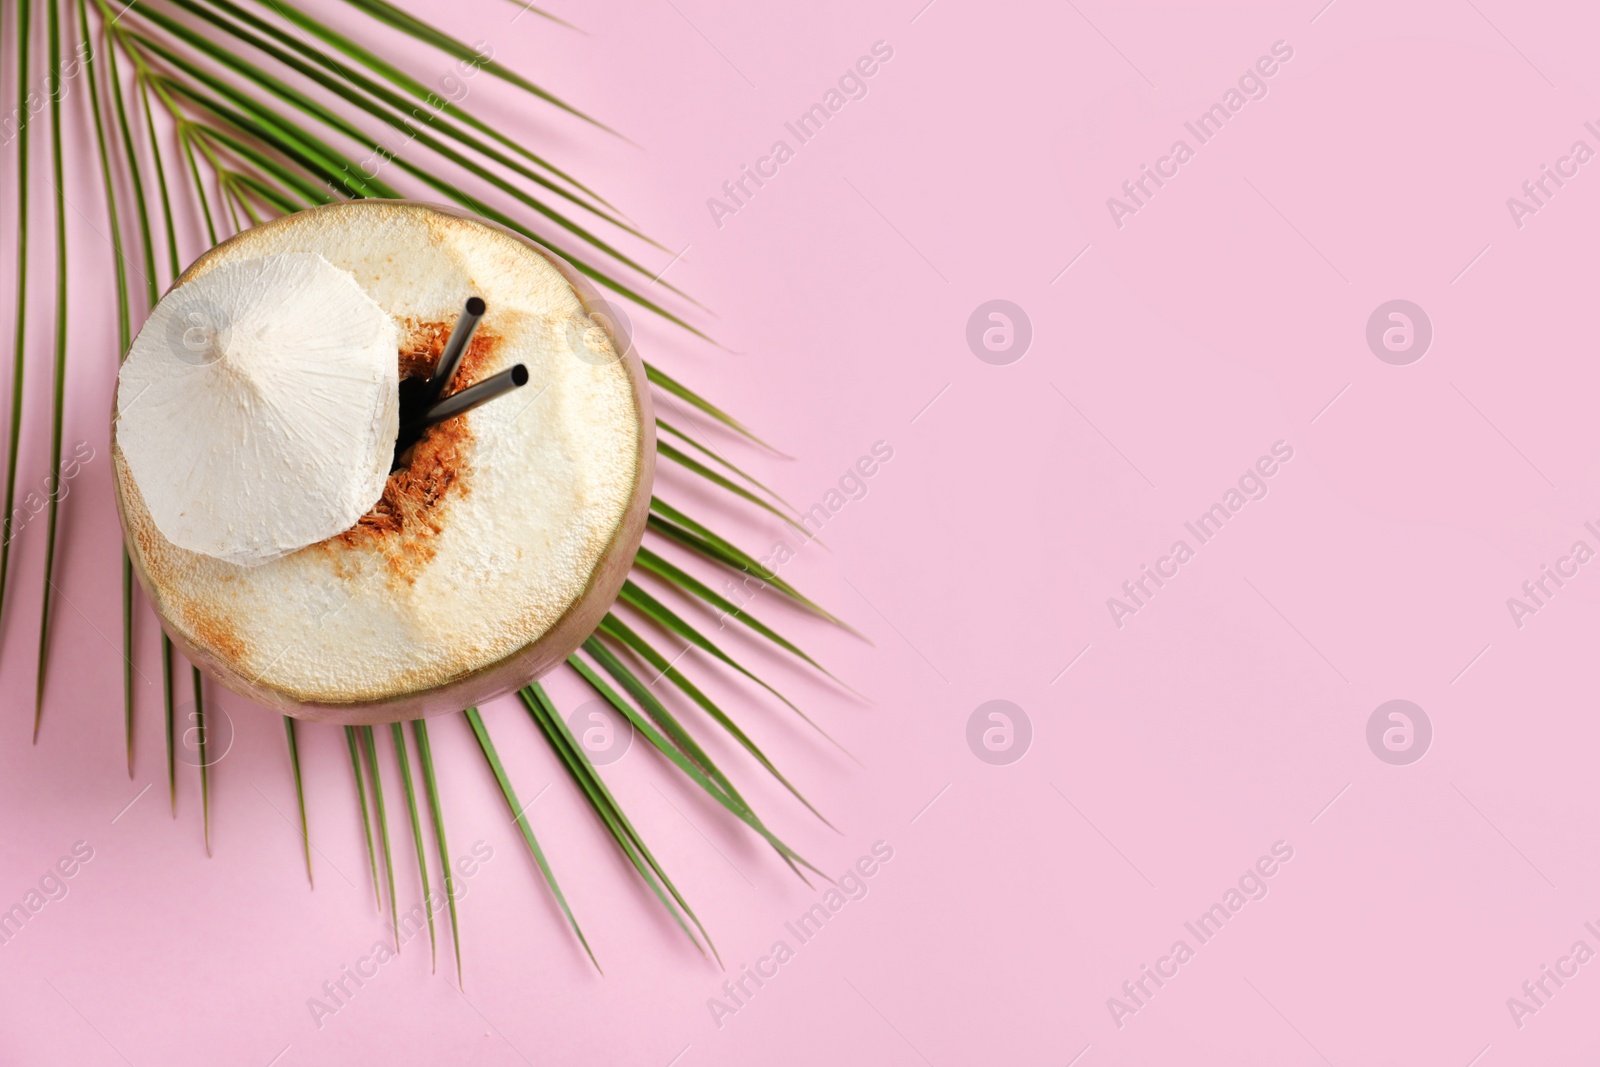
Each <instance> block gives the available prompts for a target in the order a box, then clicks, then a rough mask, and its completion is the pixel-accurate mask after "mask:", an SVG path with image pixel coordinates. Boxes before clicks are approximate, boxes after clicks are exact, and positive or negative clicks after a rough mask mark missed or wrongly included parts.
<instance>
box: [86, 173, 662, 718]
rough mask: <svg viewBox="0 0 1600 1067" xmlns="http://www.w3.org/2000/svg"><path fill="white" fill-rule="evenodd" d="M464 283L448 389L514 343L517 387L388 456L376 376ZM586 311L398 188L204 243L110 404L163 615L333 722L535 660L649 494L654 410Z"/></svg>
mask: <svg viewBox="0 0 1600 1067" xmlns="http://www.w3.org/2000/svg"><path fill="white" fill-rule="evenodd" d="M473 296H477V297H480V298H481V299H482V300H483V301H484V302H485V303H486V305H487V309H488V310H487V312H486V314H485V315H484V316H483V319H482V321H481V322H480V324H479V326H478V329H477V330H476V332H475V333H474V334H473V335H472V341H471V343H470V344H469V346H468V347H467V349H466V352H465V355H464V356H463V358H462V361H461V364H460V367H459V370H458V371H457V373H456V375H455V378H454V380H453V381H452V383H451V386H450V393H451V394H454V393H456V392H459V391H460V390H462V389H464V388H467V387H469V386H471V385H473V384H474V383H477V382H480V381H483V380H484V379H486V378H489V377H491V376H493V375H495V374H497V373H499V372H502V371H506V370H508V369H509V368H511V367H514V366H515V365H517V364H522V365H523V366H524V367H525V368H526V369H527V372H528V382H527V384H526V385H525V386H523V387H522V388H520V389H516V390H515V391H513V392H511V393H509V394H507V395H505V396H503V397H500V398H498V399H495V400H493V401H490V402H488V403H486V404H483V405H482V406H480V407H477V408H474V409H472V410H471V411H469V412H467V413H466V414H463V415H459V416H456V417H455V418H453V419H450V420H448V421H446V422H442V423H440V424H438V425H435V426H432V427H430V428H429V429H428V430H427V431H426V432H425V433H424V434H423V436H422V438H421V440H420V441H418V443H417V444H416V445H415V447H413V448H411V449H409V450H407V451H406V452H405V453H404V454H403V455H402V457H401V458H400V464H399V466H398V467H397V468H396V469H394V470H393V471H392V473H391V470H390V468H391V466H392V465H393V464H394V462H395V457H394V450H395V441H396V437H397V434H398V432H399V424H400V419H401V416H402V405H401V401H400V397H401V396H402V395H409V392H408V390H407V389H402V387H401V382H402V380H404V379H408V378H413V379H426V378H427V377H428V376H429V375H430V374H431V372H432V369H433V366H434V364H435V362H436V361H437V360H438V358H439V356H440V354H441V351H442V349H443V347H444V344H445V341H446V340H447V338H448V337H449V335H450V333H451V329H452V327H453V326H454V324H455V321H456V318H457V316H458V315H459V314H460V311H461V309H462V307H463V306H464V304H465V302H466V300H467V299H468V298H469V297H473ZM613 321H614V320H613V319H612V317H611V316H609V315H608V314H606V311H605V307H604V304H603V302H601V301H600V300H599V299H598V297H596V296H595V294H594V293H593V291H592V290H591V289H590V288H589V287H588V285H587V283H585V282H584V281H583V280H582V279H581V278H580V277H579V276H578V275H577V274H576V273H575V272H574V271H573V270H572V269H571V268H570V267H568V266H567V265H566V264H564V263H562V262H560V261H559V260H557V259H555V258H554V257H551V256H549V255H548V254H547V253H545V252H543V251H541V250H540V249H538V248H537V247H536V246H534V245H532V244H531V243H529V242H526V241H524V240H522V239H521V238H519V237H516V236H513V235H511V234H509V233H508V232H506V231H503V230H501V229H499V228H497V227H494V226H492V225H489V224H487V223H484V222H482V221H479V220H476V219H472V218H467V217H462V216H460V215H457V214H454V213H451V212H448V211H445V210H441V209H435V208H431V207H427V206H425V205H420V204H412V203H403V202H396V201H376V200H368V201H357V202H352V203H345V204H337V205H329V206H326V207H320V208H314V209H312V210H309V211H304V212H300V213H298V214H295V215H290V216H286V217H284V218H281V219H278V220H276V221H274V222H270V223H267V224H265V225H262V226H259V227H256V228H255V229H252V230H248V231H245V232H244V233H241V234H240V235H238V236H237V237H234V238H233V239H231V240H229V241H227V242H225V243H223V244H221V245H219V246H218V247H216V248H214V249H212V250H211V251H210V252H208V253H206V254H205V255H204V256H202V257H201V258H200V259H199V260H198V261H197V262H196V263H195V264H194V265H193V266H192V267H190V268H189V270H188V271H187V272H185V273H184V275H183V276H182V277H181V278H180V279H179V280H178V282H177V284H176V285H175V286H174V287H173V289H172V290H171V291H170V292H169V293H168V294H167V295H166V296H165V297H164V298H163V299H162V301H161V304H160V305H158V307H157V308H156V310H155V311H154V312H153V313H152V315H151V317H150V319H149V321H148V322H147V323H146V325H145V327H144V329H142V330H141V331H140V334H139V336H138V338H137V339H136V340H135V341H134V344H133V346H132V348H131V349H130V350H129V353H128V357H127V359H126V360H125V361H124V363H123V366H122V370H121V372H120V374H119V376H118V383H117V395H116V400H115V403H114V408H113V410H114V415H113V420H112V459H113V472H114V479H115V484H116V490H117V501H118V506H119V510H120V513H121V517H122V527H123V532H124V536H125V539H126V542H127V546H128V552H129V555H130V557H131V558H132V561H133V565H134V569H135V571H136V572H137V574H138V575H139V579H140V582H141V584H142V586H143V588H144V591H145V593H146V595H147V596H148V597H149V599H150V600H151V602H152V604H153V606H154V607H155V609H156V612H157V614H158V616H159V617H160V618H161V620H162V624H163V627H164V628H165V629H166V631H167V633H168V634H169V635H170V636H171V637H172V639H173V641H174V642H175V643H176V644H177V645H178V646H179V647H180V648H181V649H182V650H183V651H184V653H185V654H186V655H187V656H188V657H189V658H190V659H191V660H193V661H194V662H195V663H196V664H198V665H199V666H200V667H201V668H202V669H203V670H205V671H206V672H207V673H209V674H210V675H212V676H213V677H215V678H216V679H218V680H219V681H220V682H221V683H222V684H223V685H225V686H227V687H228V688H229V689H231V690H233V691H234V692H236V693H238V694H240V695H242V696H245V697H248V698H250V699H252V700H255V701H257V702H259V703H261V704H264V705H266V706H268V707H271V708H274V709H277V710H280V711H282V712H284V713H286V714H289V715H293V716H296V717H298V718H302V719H310V720H317V721H329V722H339V723H346V724H358V723H378V722H390V721H395V720H399V719H407V718H418V717H422V716H427V715H435V714H443V713H446V712H453V711H459V710H461V709H462V708H463V707H468V706H472V705H475V704H478V703H481V702H482V701H485V700H488V699H490V698H491V697H494V696H498V695H500V694H502V693H506V692H509V691H511V690H513V689H516V688H517V687H519V686H522V685H525V684H526V683H527V682H529V681H530V680H532V679H534V678H536V677H538V676H539V675H541V674H543V673H544V672H546V671H548V670H549V669H550V668H552V667H554V666H555V665H556V664H558V663H560V662H561V661H562V660H564V659H565V658H566V657H567V656H568V655H569V654H570V653H571V652H572V651H573V650H575V649H576V648H577V647H578V645H579V644H581V643H582V641H583V640H584V639H585V638H586V637H587V636H588V635H589V634H590V633H591V632H592V631H593V630H594V628H595V627H596V626H597V625H598V624H599V622H600V620H601V619H602V618H603V617H604V615H605V613H606V611H607V610H609V608H610V607H611V604H612V603H613V601H614V600H615V598H616V595H617V592H618V590H620V589H621V587H622V583H623V581H624V580H625V578H626V577H627V573H628V570H629V568H630V567H631V566H632V563H633V557H634V554H635V552H637V550H638V547H639V543H640V540H641V539H642V537H643V533H644V525H645V518H646V515H647V513H648V509H649V502H650V489H651V483H652V479H653V474H654V461H655V433H654V424H655V420H654V417H653V415H652V413H651V407H650V399H649V394H648V392H647V389H646V384H645V377H644V368H643V365H642V364H641V363H640V361H639V359H638V356H637V355H636V354H635V353H634V352H633V351H632V350H631V346H630V344H629V342H628V339H627V338H626V336H619V335H618V334H619V331H615V330H613V328H612V323H613ZM417 384H418V383H417V382H413V383H410V385H411V387H415V386H416V385H417ZM407 414H410V413H409V412H408V413H407Z"/></svg>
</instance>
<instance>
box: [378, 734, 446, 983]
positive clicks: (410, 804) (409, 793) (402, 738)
mask: <svg viewBox="0 0 1600 1067" xmlns="http://www.w3.org/2000/svg"><path fill="white" fill-rule="evenodd" d="M389 733H390V736H391V737H392V738H393V740H394V758H395V762H397V763H398V764H399V765H400V781H402V782H404V783H405V787H406V810H407V811H409V812H410V813H411V837H412V840H413V841H414V842H415V844H416V847H417V873H418V874H420V875H421V876H422V910H423V911H425V912H426V913H427V915H428V945H429V946H430V948H431V950H432V952H433V957H432V959H433V962H432V968H433V970H435V971H437V970H438V969H439V940H438V938H437V937H436V936H435V934H434V930H433V884H432V883H431V882H430V881H429V880H428V850H427V849H426V848H424V847H423V845H422V819H421V817H420V816H419V815H418V814H417V791H416V788H415V787H414V786H413V785H412V784H411V760H410V759H409V758H408V757H407V755H406V732H405V731H404V730H403V729H401V728H400V724H399V723H397V722H392V723H390V724H389ZM446 862H447V863H448V862H449V861H448V860H446Z"/></svg>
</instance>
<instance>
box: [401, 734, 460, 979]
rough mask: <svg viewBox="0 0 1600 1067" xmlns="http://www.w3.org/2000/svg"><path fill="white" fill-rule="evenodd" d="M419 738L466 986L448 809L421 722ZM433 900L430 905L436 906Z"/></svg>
mask: <svg viewBox="0 0 1600 1067" xmlns="http://www.w3.org/2000/svg"><path fill="white" fill-rule="evenodd" d="M411 732H412V734H413V735H414V736H415V737H416V739H417V759H418V760H419V761H420V762H421V764H422V787H423V789H425V790H426V791H427V793H428V809H429V813H430V814H431V815H432V816H433V832H434V835H435V836H436V837H437V838H438V841H439V868H440V870H442V871H444V893H445V897H446V898H447V899H448V900H449V902H450V939H451V940H452V941H453V942H455V946H456V984H457V985H458V986H462V987H463V988H464V987H465V980H464V979H463V977H462V974H461V926H460V924H459V923H458V922H457V919H456V876H455V868H454V866H452V865H451V863H450V846H449V845H448V844H447V843H446V842H445V839H444V807H443V805H442V804H441V802H440V800H439V783H438V782H437V781H436V780H435V778H434V775H433V749H432V748H431V747H430V746H429V744H428V724H427V723H425V722H423V721H422V720H421V719H418V720H416V721H415V722H413V723H412V724H411ZM432 903H433V902H432V901H431V900H429V901H428V904H429V905H430V907H431V906H432Z"/></svg>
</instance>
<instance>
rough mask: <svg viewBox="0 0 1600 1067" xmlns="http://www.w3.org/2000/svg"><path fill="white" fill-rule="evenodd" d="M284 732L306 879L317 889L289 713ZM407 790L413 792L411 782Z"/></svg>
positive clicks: (297, 745)
mask: <svg viewBox="0 0 1600 1067" xmlns="http://www.w3.org/2000/svg"><path fill="white" fill-rule="evenodd" d="M283 732H284V733H285V734H287V735H288V737H289V763H290V765H291V766H292V767H293V768H294V798H295V800H296V801H297V802H298V803H299V805H300V840H301V841H302V842H304V843H305V850H306V881H307V882H310V883H311V887H312V888H313V889H315V888H316V886H317V879H316V877H315V876H314V875H312V873H311V825H310V823H308V822H307V821H306V786H305V781H304V780H303V779H302V778H301V777H300V741H299V739H298V738H296V737H295V732H294V720H293V719H291V718H289V716H287V715H285V716H284V717H283ZM406 792H407V793H410V792H411V787H410V783H409V782H408V783H407V784H406Z"/></svg>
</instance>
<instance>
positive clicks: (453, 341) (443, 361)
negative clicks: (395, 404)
mask: <svg viewBox="0 0 1600 1067" xmlns="http://www.w3.org/2000/svg"><path fill="white" fill-rule="evenodd" d="M487 307H488V305H487V304H485V303H484V302H483V300H482V299H481V298H480V297H476V296H472V297H468V298H467V306H466V308H465V309H464V310H463V311H462V312H461V317H460V318H458V319H456V327H455V329H453V330H451V331H450V340H448V341H446V342H445V345H444V351H443V352H441V353H440V354H439V362H438V364H437V365H436V366H435V367H434V369H433V377H431V378H429V379H428V393H427V397H426V399H425V402H424V405H423V406H424V407H431V406H432V405H433V404H434V403H435V402H437V401H438V400H439V398H440V397H442V396H444V394H445V391H446V390H448V389H449V388H450V383H451V381H452V380H454V378H455V376H456V371H457V370H459V369H460V367H461V357H462V356H463V355H465V354H466V351H467V343H468V342H469V341H471V340H472V332H473V331H474V330H476V329H477V328H478V320H479V319H481V318H483V313H484V311H485V310H486V309H487ZM490 380H491V381H492V380H493V379H490ZM435 421H437V420H435Z"/></svg>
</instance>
